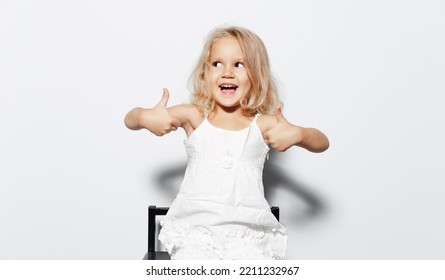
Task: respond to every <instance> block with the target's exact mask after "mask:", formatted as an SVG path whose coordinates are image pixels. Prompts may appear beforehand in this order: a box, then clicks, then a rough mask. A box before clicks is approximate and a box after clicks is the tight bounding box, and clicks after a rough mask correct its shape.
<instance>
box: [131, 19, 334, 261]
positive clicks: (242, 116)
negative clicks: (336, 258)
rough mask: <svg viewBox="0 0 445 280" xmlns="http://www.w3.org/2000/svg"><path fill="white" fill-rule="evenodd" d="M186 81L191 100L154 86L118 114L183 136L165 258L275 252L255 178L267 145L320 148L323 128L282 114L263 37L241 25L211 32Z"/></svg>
mask: <svg viewBox="0 0 445 280" xmlns="http://www.w3.org/2000/svg"><path fill="white" fill-rule="evenodd" d="M191 80H192V81H193V86H194V92H193V94H192V101H191V104H181V105H176V106H173V107H170V108H167V101H168V98H169V92H168V90H167V89H164V93H163V96H162V98H161V100H160V102H159V103H158V104H157V105H156V106H154V107H153V108H151V109H143V108H134V109H133V110H131V111H130V112H129V113H128V114H127V115H126V117H125V125H126V126H127V127H128V128H130V129H134V130H137V129H142V128H145V129H148V130H149V131H151V132H152V133H154V134H155V135H158V136H162V135H165V134H167V133H169V132H171V131H175V130H177V128H179V127H181V128H183V129H184V131H185V134H186V135H187V139H186V140H184V144H185V149H186V151H187V156H188V165H187V170H186V172H185V177H184V180H183V183H182V185H181V188H180V191H179V194H178V195H177V197H176V199H175V201H174V202H173V204H172V205H171V207H170V210H169V212H168V213H167V215H166V218H165V219H164V221H163V225H162V230H161V232H160V235H159V239H160V241H161V242H162V243H163V244H164V246H165V247H166V249H167V250H168V252H169V254H170V255H171V257H172V259H283V258H284V257H285V253H286V244H287V235H286V229H285V228H284V227H283V226H282V225H281V224H280V223H279V222H278V221H277V220H276V219H275V217H274V216H273V214H272V213H271V211H270V206H269V205H268V203H267V201H266V200H265V198H264V190H263V183H262V171H263V165H264V161H265V158H266V155H267V154H268V151H269V146H271V147H272V148H275V149H276V150H278V151H285V150H287V149H288V148H290V147H292V146H299V147H303V148H305V149H307V150H309V151H312V152H322V151H324V150H326V149H327V148H328V146H329V142H328V139H327V137H326V136H325V135H324V134H323V133H321V132H320V131H318V130H317V129H314V128H303V127H300V126H296V125H293V124H291V123H289V122H288V121H287V120H286V119H285V117H284V116H283V114H282V112H281V107H280V106H281V104H280V101H279V99H278V95H277V90H276V87H275V83H274V81H273V79H272V75H271V72H270V67H269V59H268V56H267V52H266V49H265V47H264V44H263V42H262V41H261V39H260V38H259V37H258V36H257V35H255V34H254V33H253V32H251V31H249V30H247V29H245V28H240V27H229V28H221V29H216V30H214V31H213V32H211V33H210V35H209V37H208V40H207V43H206V44H205V46H204V49H203V52H202V55H201V57H200V59H199V61H198V63H197V65H196V68H195V70H194V72H193V74H192V77H191ZM268 145H269V146H268Z"/></svg>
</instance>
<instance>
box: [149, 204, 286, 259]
mask: <svg viewBox="0 0 445 280" xmlns="http://www.w3.org/2000/svg"><path fill="white" fill-rule="evenodd" d="M168 209H169V207H156V205H150V206H149V207H148V251H147V254H146V255H145V257H144V260H169V259H170V255H169V254H168V253H167V252H166V251H156V243H155V241H156V216H158V215H159V216H162V215H165V214H167V212H168ZM270 210H271V211H272V214H273V215H274V216H275V218H276V219H277V220H278V221H279V220H280V208H279V207H277V206H272V207H271V208H270Z"/></svg>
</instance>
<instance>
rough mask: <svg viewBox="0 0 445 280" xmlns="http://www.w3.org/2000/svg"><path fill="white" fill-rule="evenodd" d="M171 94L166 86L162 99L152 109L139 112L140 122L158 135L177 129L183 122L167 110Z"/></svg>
mask: <svg viewBox="0 0 445 280" xmlns="http://www.w3.org/2000/svg"><path fill="white" fill-rule="evenodd" d="M169 97H170V94H169V92H168V89H166V88H164V92H163V94H162V98H161V100H160V101H159V102H158V104H156V106H154V107H153V108H152V109H144V110H143V111H141V112H140V114H139V123H140V124H141V126H143V127H145V128H147V129H148V130H150V131H151V132H152V133H154V134H155V135H157V136H162V135H165V134H167V133H170V132H171V131H175V130H177V129H178V127H180V126H181V122H180V121H179V120H177V119H175V118H173V117H172V116H171V115H170V114H169V113H168V111H167V102H168V98H169Z"/></svg>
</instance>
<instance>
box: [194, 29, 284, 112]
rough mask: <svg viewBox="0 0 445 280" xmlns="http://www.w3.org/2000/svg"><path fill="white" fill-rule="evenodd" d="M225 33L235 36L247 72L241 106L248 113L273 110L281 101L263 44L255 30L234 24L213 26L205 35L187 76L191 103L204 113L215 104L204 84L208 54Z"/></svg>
mask: <svg viewBox="0 0 445 280" xmlns="http://www.w3.org/2000/svg"><path fill="white" fill-rule="evenodd" d="M225 37H231V38H235V39H236V40H237V41H238V43H239V45H240V47H241V50H242V52H243V54H244V57H245V66H246V70H247V75H248V77H249V79H250V83H251V85H252V88H251V90H250V93H249V94H248V96H247V97H246V99H245V100H242V102H240V106H241V108H242V109H243V111H244V112H245V113H246V114H248V115H251V116H254V115H256V114H258V113H260V114H271V113H273V112H274V109H275V108H276V107H277V106H278V105H281V101H280V99H279V96H278V91H277V86H276V84H275V81H274V78H273V76H272V73H271V70H270V65H269V57H268V55H267V51H266V47H265V46H264V43H263V41H262V40H261V39H260V38H259V37H258V36H257V35H256V34H255V33H253V32H252V31H250V30H248V29H246V28H243V27H236V26H232V27H224V28H216V29H214V30H213V31H211V32H210V34H209V35H208V37H207V40H206V43H205V45H204V48H203V51H202V53H201V56H200V58H199V59H198V63H197V64H196V66H195V69H194V70H193V72H192V74H191V76H190V80H189V83H190V85H191V87H192V96H191V103H192V104H194V105H196V106H197V107H198V108H199V109H200V110H201V111H202V112H204V113H205V114H209V113H211V112H212V111H213V109H214V108H215V100H214V99H213V97H212V93H211V91H210V86H209V84H208V82H209V80H210V69H209V57H210V51H211V49H212V46H213V45H214V44H215V42H216V41H217V40H218V39H221V38H225Z"/></svg>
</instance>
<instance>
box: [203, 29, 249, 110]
mask: <svg viewBox="0 0 445 280" xmlns="http://www.w3.org/2000/svg"><path fill="white" fill-rule="evenodd" d="M209 64H210V88H211V92H212V96H213V99H214V100H215V102H216V107H219V108H231V109H233V108H234V107H235V109H236V108H239V107H240V102H241V100H242V99H243V98H245V97H247V96H248V94H249V91H250V89H251V82H250V79H249V76H248V73H247V69H246V67H245V57H244V54H243V51H242V50H241V47H240V45H239V43H238V41H237V40H236V39H235V38H233V37H224V38H221V39H218V40H217V41H216V42H215V43H214V44H213V46H212V48H211V50H210V57H209Z"/></svg>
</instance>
